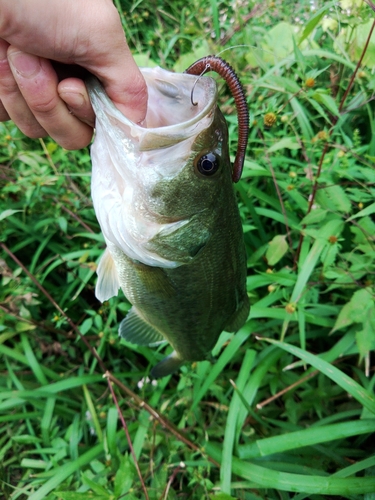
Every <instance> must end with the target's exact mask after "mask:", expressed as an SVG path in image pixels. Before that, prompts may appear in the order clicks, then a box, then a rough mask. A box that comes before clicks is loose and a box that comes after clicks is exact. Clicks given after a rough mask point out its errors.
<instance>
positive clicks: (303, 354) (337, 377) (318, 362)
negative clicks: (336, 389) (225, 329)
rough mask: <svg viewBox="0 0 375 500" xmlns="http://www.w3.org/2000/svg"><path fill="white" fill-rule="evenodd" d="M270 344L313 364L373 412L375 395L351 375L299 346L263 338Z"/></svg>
mask: <svg viewBox="0 0 375 500" xmlns="http://www.w3.org/2000/svg"><path fill="white" fill-rule="evenodd" d="M263 340H266V342H269V343H270V344H274V345H277V346H278V347H280V348H281V349H284V351H287V352H289V353H291V354H293V355H294V356H297V357H298V358H300V359H301V360H302V361H305V362H306V363H309V364H310V365H312V366H314V367H315V368H316V369H317V370H319V371H320V372H322V373H323V374H324V375H326V376H327V377H328V378H330V379H331V380H333V381H334V382H336V384H338V385H339V386H340V387H341V388H342V389H344V391H346V392H348V393H349V394H351V395H352V396H353V397H354V398H355V399H356V400H357V401H358V402H359V403H361V404H362V405H363V406H364V407H365V408H367V409H368V410H369V411H370V412H371V413H374V414H375V396H374V394H373V393H372V392H370V391H367V390H366V389H365V388H364V387H362V386H361V385H360V384H358V382H356V381H355V380H353V379H352V378H351V377H348V375H346V374H345V373H343V372H342V371H341V370H339V369H338V368H336V367H335V366H333V365H331V364H330V363H327V361H324V360H323V359H322V358H319V357H318V356H315V355H314V354H311V353H309V352H307V351H304V350H303V349H300V348H299V347H296V346H294V345H291V344H287V343H285V342H280V341H279V340H273V339H263Z"/></svg>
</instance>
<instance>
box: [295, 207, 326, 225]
mask: <svg viewBox="0 0 375 500" xmlns="http://www.w3.org/2000/svg"><path fill="white" fill-rule="evenodd" d="M327 213H328V211H327V210H323V209H322V208H314V209H313V210H311V212H310V213H309V214H307V215H306V216H305V217H304V218H303V219H302V220H301V225H303V226H308V225H309V224H316V223H317V222H322V221H323V220H324V219H325V218H326V216H327Z"/></svg>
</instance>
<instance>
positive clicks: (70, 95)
mask: <svg viewBox="0 0 375 500" xmlns="http://www.w3.org/2000/svg"><path fill="white" fill-rule="evenodd" d="M59 96H60V97H61V99H62V100H63V101H65V102H66V104H67V105H68V106H69V107H70V108H76V109H79V108H81V107H82V106H83V105H84V104H85V99H84V97H83V95H82V94H79V93H78V94H77V93H76V92H59Z"/></svg>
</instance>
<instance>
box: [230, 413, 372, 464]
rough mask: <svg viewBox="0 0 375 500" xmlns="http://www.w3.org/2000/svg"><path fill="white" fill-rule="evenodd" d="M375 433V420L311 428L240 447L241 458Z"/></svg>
mask: <svg viewBox="0 0 375 500" xmlns="http://www.w3.org/2000/svg"><path fill="white" fill-rule="evenodd" d="M373 432H375V419H372V418H371V419H366V420H356V421H351V422H344V423H339V424H333V425H321V426H318V427H310V428H308V429H303V430H301V431H296V432H288V433H286V434H282V435H281V436H272V437H270V438H264V439H257V440H256V441H255V442H254V443H251V444H247V445H242V446H239V447H238V454H239V457H240V458H245V459H248V458H255V457H264V456H267V455H272V454H275V453H281V452H283V451H287V450H295V449H298V448H303V447H304V446H314V445H317V444H318V443H326V442H328V441H334V440H336V439H345V438H346V437H351V436H358V435H361V434H371V433H373Z"/></svg>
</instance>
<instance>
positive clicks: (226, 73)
mask: <svg viewBox="0 0 375 500" xmlns="http://www.w3.org/2000/svg"><path fill="white" fill-rule="evenodd" d="M207 71H215V73H218V74H219V75H220V76H221V77H222V78H223V79H224V80H225V81H226V82H227V85H228V87H229V90H230V91H231V93H232V96H233V98H234V102H235V104H236V109H237V120H238V146H237V153H236V157H235V160H234V163H233V171H232V181H233V182H238V181H239V180H240V178H241V175H242V170H243V164H244V161H245V154H246V147H247V142H248V139H249V110H248V108H247V102H246V96H245V92H244V90H243V87H242V84H241V82H240V79H239V78H238V76H237V74H236V72H235V71H234V69H233V68H232V66H231V65H230V64H229V63H227V62H226V61H224V59H222V58H221V57H217V56H212V55H211V56H205V57H202V58H201V59H198V61H196V62H195V63H193V64H192V65H191V66H189V67H188V68H187V69H186V70H185V73H188V74H189V75H197V76H198V78H197V79H196V81H195V82H194V85H193V88H192V91H191V103H192V104H193V106H196V105H197V103H195V102H194V100H193V93H194V89H195V86H196V84H197V82H198V80H199V79H200V78H201V77H202V76H203V75H204V74H205V73H206V72H207Z"/></svg>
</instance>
